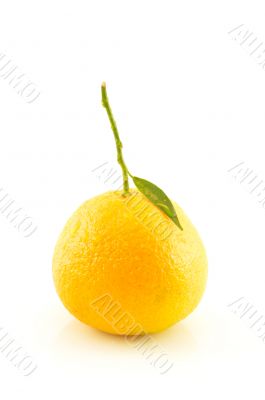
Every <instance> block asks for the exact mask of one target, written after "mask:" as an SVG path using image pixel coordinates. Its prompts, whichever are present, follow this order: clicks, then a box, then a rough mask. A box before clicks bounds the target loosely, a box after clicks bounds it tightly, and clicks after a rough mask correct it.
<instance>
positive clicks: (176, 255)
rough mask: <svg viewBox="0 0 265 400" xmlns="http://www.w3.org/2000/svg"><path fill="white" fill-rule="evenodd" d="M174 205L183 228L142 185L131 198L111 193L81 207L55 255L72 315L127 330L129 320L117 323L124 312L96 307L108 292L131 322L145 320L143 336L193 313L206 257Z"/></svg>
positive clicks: (113, 329) (141, 328)
mask: <svg viewBox="0 0 265 400" xmlns="http://www.w3.org/2000/svg"><path fill="white" fill-rule="evenodd" d="M173 204H174V207H175V209H176V212H177V215H178V218H179V220H180V223H181V224H182V227H183V231H181V230H180V229H178V228H177V227H176V226H175V225H174V223H173V222H172V221H171V220H170V219H169V218H168V217H167V216H166V215H165V214H164V213H163V212H161V211H160V210H158V209H157V208H156V207H155V206H154V205H153V204H152V203H150V202H149V200H147V199H146V198H145V197H144V196H143V195H142V194H141V193H140V192H138V191H136V190H131V195H130V196H129V197H123V196H122V194H121V192H107V193H104V194H102V195H100V196H97V197H94V198H92V199H90V200H88V201H86V202H85V203H84V204H82V205H81V206H80V207H79V208H78V210H77V211H76V212H75V213H74V214H73V215H72V216H71V218H70V219H69V220H68V222H67V223H66V225H65V227H64V229H63V231H62V233H61V235H60V237H59V239H58V242H57V244H56V247H55V251H54V257H53V277H54V282H55V287H56V290H57V293H58V295H59V297H60V298H61V300H62V302H63V304H64V305H65V307H66V308H67V309H68V310H69V311H70V312H71V313H72V314H73V315H75V316H76V317H77V318H78V319H79V320H81V321H82V322H84V323H86V324H88V325H90V326H93V327H95V328H98V329H100V330H103V331H106V332H109V333H114V334H124V333H126V334H127V333H128V330H129V326H128V327H127V328H128V329H127V330H126V329H125V330H123V331H122V330H121V329H120V330H119V329H117V325H116V323H115V321H117V316H116V320H115V318H114V316H113V315H111V313H109V315H107V314H106V313H105V312H104V310H102V312H98V310H96V309H95V307H94V304H95V302H96V301H97V299H99V298H101V297H102V296H104V295H106V294H107V295H108V298H109V299H112V301H113V304H114V303H115V304H116V305H117V304H119V305H120V306H121V308H120V311H119V312H120V314H122V312H123V313H126V314H127V316H128V315H129V316H130V318H129V320H130V322H128V325H130V324H131V323H132V320H133V321H135V323H138V324H139V330H137V331H136V330H134V331H133V333H132V334H137V333H141V332H142V331H143V332H144V333H153V332H158V331H161V330H163V329H165V328H167V327H169V326H171V325H172V324H174V323H176V322H177V321H180V320H181V319H183V318H185V317H186V316H187V315H188V314H190V313H191V312H192V311H193V309H194V308H195V307H196V306H197V304H198V303H199V301H200V299H201V297H202V294H203V292H204V289H205V285H206V280H207V258H206V254H205V250H204V247H203V244H202V242H201V239H200V237H199V235H198V233H197V231H196V229H195V228H194V227H193V225H192V224H191V222H190V221H189V219H188V218H187V216H186V215H185V214H184V212H183V211H182V209H181V208H180V207H179V206H178V205H177V204H176V203H173ZM105 311H106V310H105ZM103 314H105V317H104V315H103Z"/></svg>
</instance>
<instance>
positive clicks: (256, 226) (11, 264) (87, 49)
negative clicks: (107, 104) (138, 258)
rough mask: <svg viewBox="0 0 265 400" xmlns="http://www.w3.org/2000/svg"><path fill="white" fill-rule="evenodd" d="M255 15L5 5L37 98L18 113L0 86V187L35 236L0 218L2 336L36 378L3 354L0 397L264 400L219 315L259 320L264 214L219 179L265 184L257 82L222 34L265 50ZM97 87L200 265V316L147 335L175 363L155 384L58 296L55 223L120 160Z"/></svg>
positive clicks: (242, 325) (5, 45)
mask: <svg viewBox="0 0 265 400" xmlns="http://www.w3.org/2000/svg"><path fill="white" fill-rule="evenodd" d="M264 11H265V10H264V2H262V1H251V2H250V1H249V2H241V1H239V0H238V1H232V2H231V1H230V0H225V1H222V2H213V1H206V0H202V1H199V2H198V1H194V0H193V1H186V2H176V1H168V0H166V1H163V2H162V1H160V2H159V1H154V0H153V1H138V0H136V1H133V2H129V1H117V0H113V1H102V0H98V1H93V2H92V1H89V0H85V1H80V0H76V1H75V2H74V1H68V0H64V1H54V0H53V1H51V0H47V1H45V2H40V1H36V0H35V1H29V0H25V1H23V2H22V1H18V0H17V1H9V2H5V3H4V4H2V5H1V13H0V37H1V40H0V53H4V54H6V57H7V58H9V59H12V61H13V63H14V65H16V66H18V67H19V69H20V70H21V71H22V72H23V73H25V74H26V76H27V77H28V78H29V80H32V81H33V82H34V83H35V84H36V87H37V88H38V90H40V92H41V94H40V96H39V98H38V99H37V100H36V101H35V102H33V103H32V104H28V103H27V102H26V101H25V98H23V96H19V95H18V94H17V92H16V90H14V89H13V88H12V87H11V85H9V84H8V80H6V79H4V78H3V77H0V106H1V114H0V115H1V117H0V121H1V126H0V131H1V142H0V143H1V145H0V172H1V173H0V187H2V188H3V189H4V190H5V191H6V192H7V193H9V195H10V197H11V198H12V199H14V200H15V201H16V203H17V204H18V205H19V206H21V207H22V208H23V209H24V210H25V212H27V213H28V215H29V216H30V217H32V219H33V220H34V221H35V222H36V223H37V225H38V230H37V231H36V233H34V234H33V235H32V236H31V237H29V238H24V237H23V235H22V234H21V232H20V233H19V232H18V231H17V229H14V228H13V226H12V224H10V223H9V221H8V220H7V219H6V217H5V216H4V215H1V214H0V238H1V252H0V268H1V275H0V304H1V309H0V325H1V327H4V328H5V329H6V331H8V332H9V334H10V337H12V338H14V339H15V340H16V342H17V343H18V344H20V345H22V346H23V348H24V349H25V350H26V351H27V352H28V353H29V354H30V355H31V357H32V358H33V359H34V361H36V363H37V364H38V368H37V370H36V371H35V372H34V373H33V374H32V375H31V376H28V377H25V376H23V374H22V373H21V371H18V370H17V368H15V367H14V366H13V365H12V363H11V362H10V361H9V360H8V359H7V358H6V357H5V355H4V354H1V352H0V372H1V374H0V377H1V378H0V379H1V388H0V397H1V398H3V399H8V400H9V399H17V398H19V399H47V398H58V399H59V398H60V399H72V398H79V399H90V398H91V399H94V398H95V399H107V398H108V399H109V398H110V399H124V398H128V399H136V398H154V399H158V398H166V397H170V398H176V399H177V398H179V399H194V398H204V399H212V398H214V399H223V398H226V399H234V398H240V399H249V398H262V396H264V385H263V383H262V382H263V381H264V379H263V378H264V374H263V371H264V356H265V343H264V342H263V341H262V339H260V338H258V333H257V330H255V329H254V328H252V329H250V328H249V323H248V321H247V318H241V319H240V313H233V312H232V311H233V310H232V307H228V304H231V303H232V302H234V301H236V300H237V299H238V298H240V297H244V299H245V301H246V302H249V303H250V304H252V305H253V309H255V310H257V313H259V314H260V315H262V314H263V313H265V294H264V281H265V254H264V224H265V209H264V208H263V206H262V204H261V203H259V201H258V200H259V199H260V198H258V197H257V196H256V195H255V194H250V190H249V189H248V187H247V185H245V184H243V183H242V184H241V183H240V181H239V179H238V178H236V179H235V178H234V176H233V173H232V172H228V170H229V169H231V168H232V167H233V166H235V165H236V164H238V163H240V162H244V165H245V166H246V167H248V168H250V169H253V171H255V172H256V174H257V175H258V177H259V179H260V180H262V179H264V181H265V163H264V130H265V114H264V98H265V70H264V69H263V68H262V66H260V65H259V61H261V60H262V59H261V57H260V58H259V59H258V58H257V57H256V56H258V54H257V53H258V52H257V53H255V55H252V56H251V55H250V52H249V51H248V49H247V48H246V46H243V45H240V41H239V40H234V37H233V34H229V33H228V32H229V31H231V30H232V29H234V28H236V27H237V26H239V25H240V24H245V25H244V26H245V28H246V29H249V30H250V32H253V35H255V36H256V37H257V41H256V43H260V42H262V41H263V40H264V41H265V25H264ZM253 37H254V36H253ZM263 58H264V59H265V57H263ZM103 80H105V81H106V82H107V85H108V92H109V97H110V100H111V104H112V107H113V111H114V114H115V116H116V119H117V123H118V126H119V130H120V133H121V138H122V140H123V144H124V156H125V159H126V161H127V164H128V166H129V168H130V170H131V171H132V172H133V173H134V174H135V175H137V176H140V177H143V178H146V179H148V180H150V181H152V182H154V183H156V184H157V185H159V186H160V187H161V188H163V190H164V191H165V192H166V193H167V194H168V195H169V196H170V197H171V198H173V199H175V200H176V201H177V202H178V203H179V204H180V205H181V206H182V207H183V208H184V210H185V211H186V213H187V214H188V215H189V217H190V218H191V220H192V221H193V223H194V224H195V226H196V227H197V228H198V230H199V232H200V234H201V236H202V238H203V241H204V243H205V246H206V249H207V253H208V258H209V280H208V286H207V290H206V293H205V296H204V298H203V301H202V302H201V304H200V305H199V307H198V308H197V310H196V311H195V312H194V313H193V314H192V315H191V316H189V317H188V318H187V319H186V320H184V321H183V322H181V323H179V324H178V325H176V326H174V327H173V328H171V329H169V330H167V331H165V332H163V333H161V334H157V335H155V336H154V338H155V340H156V341H157V342H158V343H159V344H160V345H161V346H163V348H164V349H165V350H166V352H167V353H168V355H169V358H170V360H172V361H173V362H174V367H173V368H172V369H171V370H170V371H169V372H168V374H165V375H160V374H159V371H158V370H157V369H155V368H154V367H152V366H150V365H149V364H148V362H146V360H145V359H144V358H143V357H142V356H141V354H139V352H137V351H136V350H135V349H133V348H131V347H130V346H128V344H126V343H125V342H124V340H122V339H121V338H118V337H115V336H109V335H106V334H102V333H100V332H97V331H95V330H93V329H91V328H89V327H87V326H85V325H83V324H81V323H80V322H78V321H77V320H75V319H74V318H73V317H72V316H71V315H70V314H69V313H68V312H67V311H66V310H65V309H64V307H63V306H62V304H61V302H60V300H59V298H58V297H57V295H56V293H55V290H54V287H53V282H52V275H51V259H52V254H53V249H54V245H55V242H56V240H57V237H58V234H59V232H60V231H61V229H62V227H63V225H64V223H65V222H66V220H67V218H68V217H69V216H70V215H71V214H72V212H73V211H74V210H75V209H76V208H77V207H78V206H79V205H80V204H81V203H82V202H83V201H84V200H86V199H88V198H90V197H92V196H94V195H96V194H99V193H101V192H104V191H106V190H109V189H110V187H109V185H104V183H103V182H102V180H100V179H98V177H97V174H95V173H93V172H92V170H93V169H94V168H95V167H97V166H98V165H99V164H101V163H104V162H109V163H112V164H113V165H115V158H116V155H115V145H114V141H113V136H112V133H111V131H110V128H109V123H108V120H107V117H106V114H105V111H104V110H103V108H102V107H101V102H100V84H101V82H102V81H103ZM264 197H265V196H264Z"/></svg>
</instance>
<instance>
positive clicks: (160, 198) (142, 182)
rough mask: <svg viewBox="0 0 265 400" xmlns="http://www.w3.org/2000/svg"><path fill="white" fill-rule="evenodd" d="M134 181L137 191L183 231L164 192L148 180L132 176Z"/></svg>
mask: <svg viewBox="0 0 265 400" xmlns="http://www.w3.org/2000/svg"><path fill="white" fill-rule="evenodd" d="M132 179H133V181H134V184H135V186H136V187H137V189H138V190H140V192H141V193H143V195H144V196H145V197H147V198H148V200H150V201H151V202H152V203H153V204H154V205H155V206H156V207H157V208H159V209H160V210H161V211H163V212H164V213H165V214H166V215H167V216H168V217H169V218H170V219H171V220H172V221H173V222H174V224H176V225H177V226H178V227H179V229H181V230H182V231H183V228H182V226H181V225H180V222H179V219H178V217H177V214H176V211H175V209H174V206H173V204H172V203H171V201H170V199H169V198H168V197H167V195H166V194H165V193H164V192H163V190H161V189H160V188H159V187H158V186H156V185H154V184H153V183H151V182H149V181H147V180H146V179H142V178H137V177H136V176H132Z"/></svg>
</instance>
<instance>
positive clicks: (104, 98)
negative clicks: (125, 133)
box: [101, 83, 129, 195]
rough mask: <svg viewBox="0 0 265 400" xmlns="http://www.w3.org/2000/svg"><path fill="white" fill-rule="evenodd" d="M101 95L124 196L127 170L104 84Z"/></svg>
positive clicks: (127, 190) (125, 193)
mask: <svg viewBox="0 0 265 400" xmlns="http://www.w3.org/2000/svg"><path fill="white" fill-rule="evenodd" d="M101 95H102V104H103V107H104V108H105V109H106V111H107V114H108V117H109V120H110V125H111V129H112V131H113V133H114V138H115V142H116V148H117V161H118V163H119V164H120V166H121V169H122V176H123V191H124V195H127V194H128V193H129V179H128V174H129V172H128V168H127V167H126V164H125V162H124V159H123V154H122V142H121V140H120V136H119V132H118V129H117V125H116V122H115V120H114V117H113V114H112V111H111V108H110V104H109V99H108V95H107V89H106V84H105V83H102V85H101Z"/></svg>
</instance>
